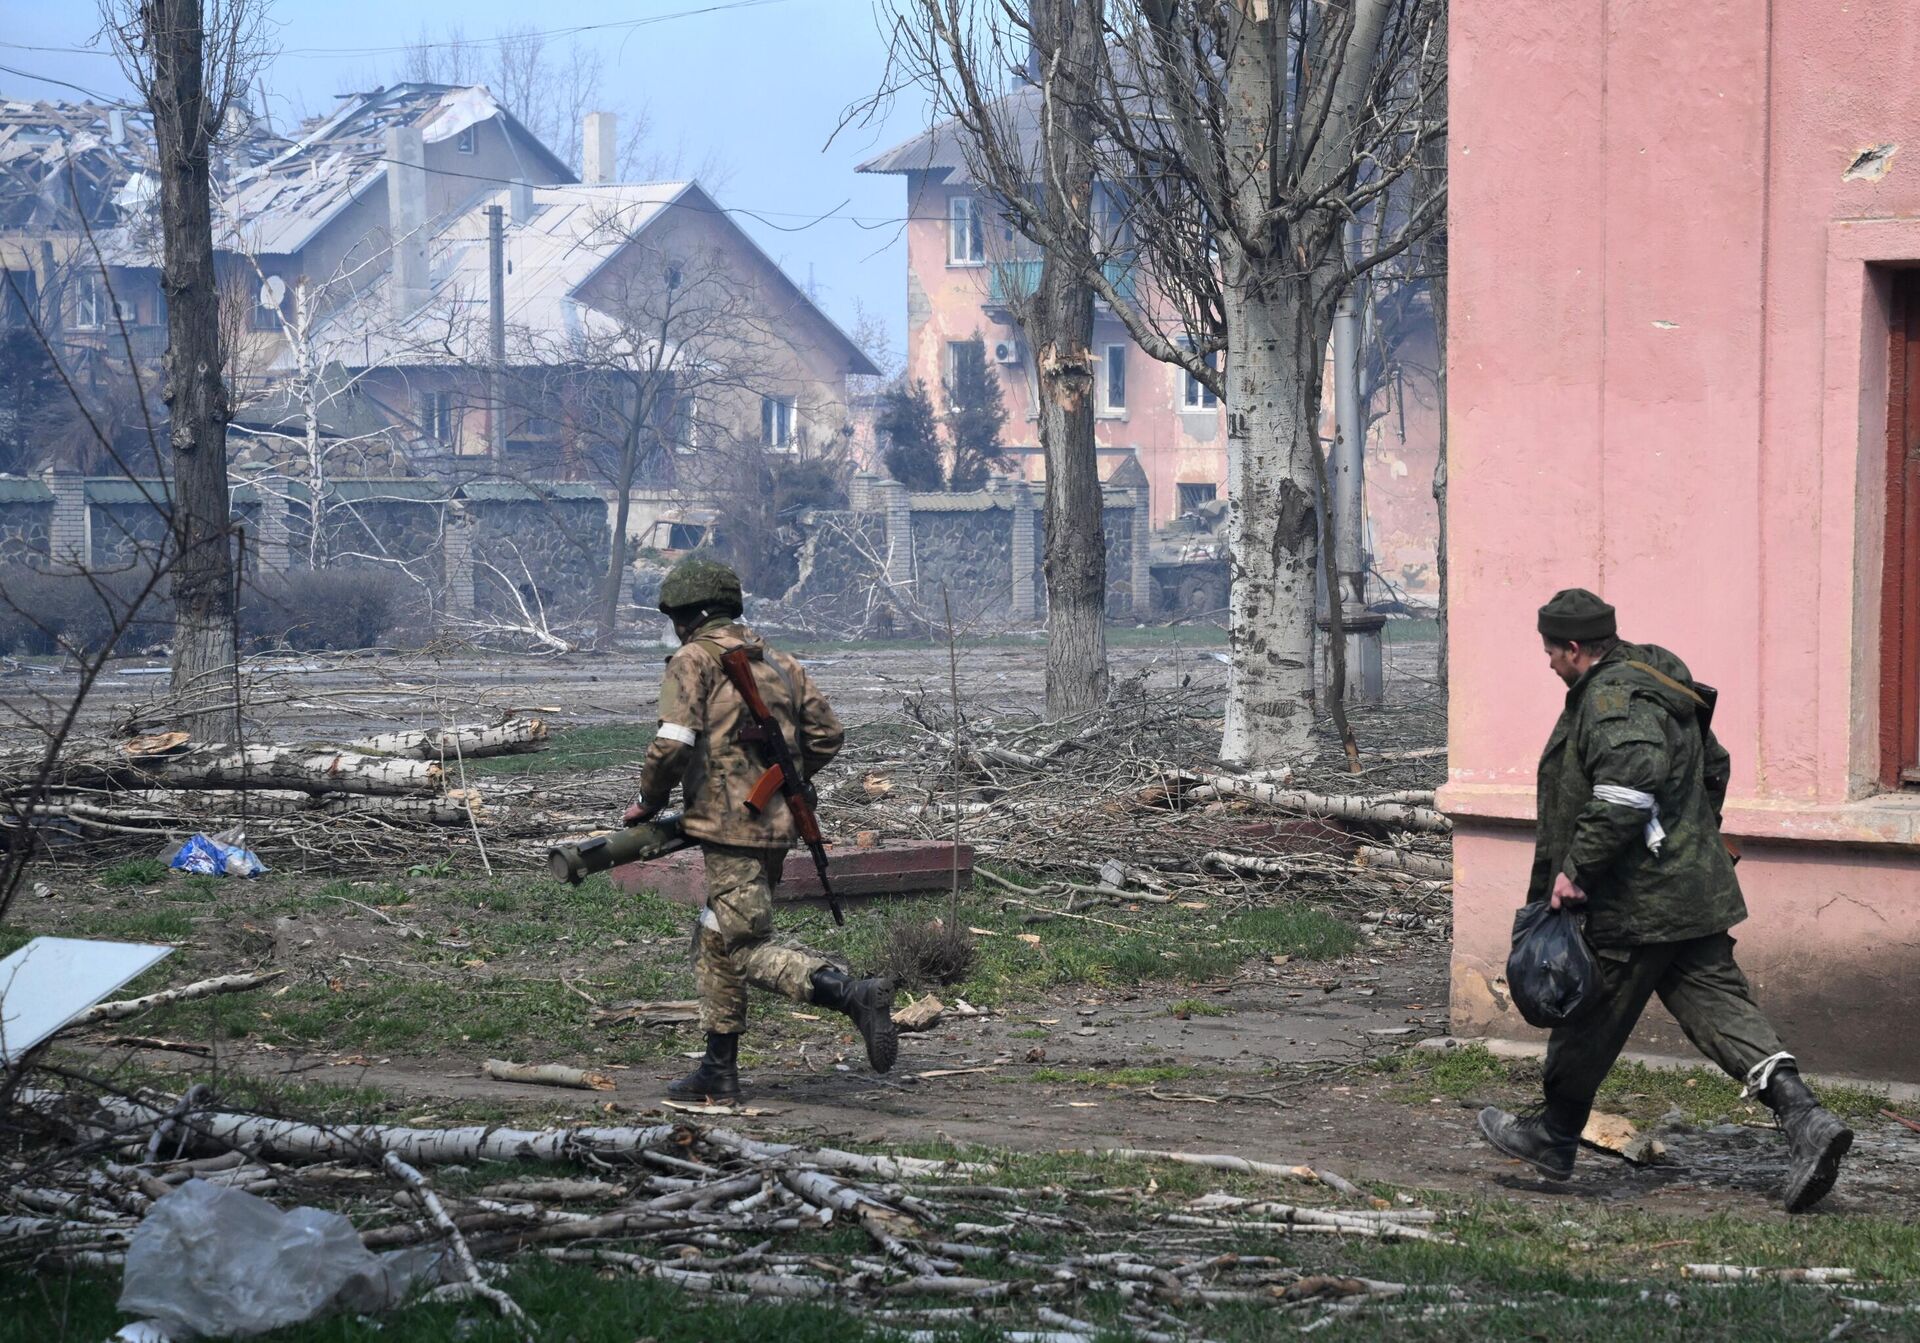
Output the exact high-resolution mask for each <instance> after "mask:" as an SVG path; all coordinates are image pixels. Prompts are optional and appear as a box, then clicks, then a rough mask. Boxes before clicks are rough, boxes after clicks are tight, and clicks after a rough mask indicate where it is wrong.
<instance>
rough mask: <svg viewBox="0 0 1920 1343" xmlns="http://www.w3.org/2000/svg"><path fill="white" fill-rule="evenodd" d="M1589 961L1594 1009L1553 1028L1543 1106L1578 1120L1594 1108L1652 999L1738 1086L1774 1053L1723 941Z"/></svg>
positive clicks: (1775, 1043) (1721, 937)
mask: <svg viewBox="0 0 1920 1343" xmlns="http://www.w3.org/2000/svg"><path fill="white" fill-rule="evenodd" d="M1594 960H1595V963H1596V964H1597V965H1598V966H1599V967H1600V974H1601V986H1602V996H1601V998H1600V1001H1599V1002H1598V1003H1596V1004H1595V1005H1594V1008H1593V1010H1592V1012H1591V1013H1589V1014H1588V1015H1586V1016H1583V1017H1581V1018H1580V1019H1579V1020H1578V1021H1576V1022H1574V1023H1573V1024H1572V1025H1568V1026H1558V1027H1555V1028H1554V1032H1553V1035H1552V1036H1551V1037H1550V1038H1549V1039H1548V1041H1547V1062H1546V1069H1545V1073H1546V1075H1545V1078H1544V1081H1545V1083H1546V1093H1547V1099H1548V1100H1549V1101H1551V1102H1554V1103H1555V1104H1556V1105H1559V1106H1564V1107H1566V1108H1567V1109H1569V1110H1578V1111H1579V1113H1581V1114H1583V1115H1584V1114H1585V1113H1586V1112H1587V1111H1588V1110H1589V1109H1591V1108H1592V1105H1593V1097H1594V1093H1595V1092H1597V1091H1599V1089H1600V1084H1601V1083H1602V1082H1603V1081H1605V1080H1606V1077H1607V1070H1608V1069H1610V1068H1612V1067H1613V1062H1614V1060H1615V1059H1617V1058H1618V1057H1619V1056H1620V1051H1621V1050H1622V1049H1624V1048H1625V1047H1626V1043H1627V1037H1628V1036H1629V1035H1630V1034H1632V1032H1633V1027H1634V1023H1635V1022H1637V1021H1639V1020H1640V1014H1641V1013H1642V1012H1644V1011H1646V1008H1647V1000H1648V999H1649V998H1651V997H1652V996H1653V995H1654V994H1656V993H1658V994H1659V995H1660V1002H1661V1004H1662V1005H1663V1006H1664V1007H1665V1008H1666V1009H1667V1011H1668V1012H1670V1013H1672V1014H1673V1019H1674V1020H1675V1021H1677V1022H1679V1023H1680V1029H1681V1030H1683V1031H1685V1032H1686V1033H1687V1039H1689V1040H1691V1041H1693V1047H1694V1048H1695V1049H1697V1050H1699V1051H1700V1052H1701V1053H1702V1054H1705V1055H1706V1056H1707V1057H1708V1058H1710V1059H1712V1060H1713V1061H1714V1062H1715V1063H1717V1064H1719V1065H1720V1067H1721V1068H1722V1069H1723V1070H1725V1071H1726V1072H1727V1073H1728V1074H1729V1075H1730V1076H1733V1077H1736V1078H1739V1079H1741V1080H1743V1081H1744V1080H1746V1078H1747V1074H1748V1070H1750V1069H1751V1068H1752V1067H1753V1066H1754V1065H1755V1064H1756V1063H1759V1062H1760V1061H1761V1060H1763V1059H1765V1058H1767V1057H1768V1056H1770V1055H1773V1054H1777V1053H1779V1052H1780V1037H1779V1036H1778V1035H1776V1034H1774V1030H1773V1026H1772V1025H1771V1024H1770V1023H1769V1022H1768V1021H1767V1019H1766V1017H1765V1016H1763V1015H1762V1014H1761V1012H1760V1008H1759V1006H1758V1005H1757V1004H1756V1003H1755V1002H1754V1001H1753V990H1752V989H1750V988H1749V987H1748V986H1747V977H1746V976H1745V975H1743V974H1741V973H1740V967H1739V966H1738V965H1736V964H1734V960H1733V938H1732V937H1730V936H1729V935H1728V934H1726V933H1713V934H1711V935H1709V936H1707V937H1695V938H1690V939H1688V940H1687V941H1684V942H1655V943H1649V944H1647V945H1645V946H1638V947H1621V948H1613V947H1606V948H1601V949H1599V950H1597V951H1596V952H1595V954H1594Z"/></svg>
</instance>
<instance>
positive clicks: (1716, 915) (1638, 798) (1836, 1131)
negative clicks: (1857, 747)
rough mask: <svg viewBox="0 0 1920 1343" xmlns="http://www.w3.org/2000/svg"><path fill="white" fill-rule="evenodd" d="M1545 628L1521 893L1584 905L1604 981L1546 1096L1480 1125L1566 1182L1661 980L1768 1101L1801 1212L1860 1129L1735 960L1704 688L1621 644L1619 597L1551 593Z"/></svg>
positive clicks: (1705, 1046)
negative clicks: (1532, 825)
mask: <svg viewBox="0 0 1920 1343" xmlns="http://www.w3.org/2000/svg"><path fill="white" fill-rule="evenodd" d="M1539 630H1540V635H1541V639H1542V641H1543V643H1544V646H1545V650H1546V654H1547V662H1548V664H1549V666H1551V668H1552V669H1553V671H1554V673H1555V674H1556V675H1558V676H1559V677H1560V679H1561V680H1562V681H1565V682H1566V684H1567V686H1568V690H1567V699H1566V707H1565V708H1564V709H1562V710H1561V713H1560V719H1559V721H1558V722H1557V723H1555V724H1554V728H1553V735H1552V736H1550V737H1549V738H1548V739H1547V749H1546V751H1545V752H1544V753H1543V754H1542V755H1541V757H1540V775H1539V785H1538V806H1539V821H1538V838H1537V840H1536V842H1535V847H1534V859H1533V877H1532V880H1531V882H1530V883H1529V885H1528V889H1527V900H1528V902H1529V903H1531V902H1534V901H1538V900H1547V901H1551V902H1552V904H1553V907H1554V908H1555V909H1559V908H1562V907H1573V908H1580V909H1584V910H1585V912H1586V934H1587V941H1588V943H1589V944H1590V945H1591V946H1592V948H1593V951H1594V956H1595V960H1596V962H1597V964H1598V965H1599V968H1600V973H1601V976H1602V992H1601V995H1600V997H1599V1001H1598V1002H1597V1003H1596V1004H1595V1006H1594V1007H1593V1008H1592V1009H1591V1011H1590V1012H1589V1013H1588V1014H1586V1015H1584V1016H1583V1017H1581V1018H1580V1019H1579V1020H1578V1021H1575V1022H1573V1023H1570V1024H1568V1025H1564V1026H1561V1027H1559V1028H1557V1029H1555V1031H1554V1032H1553V1035H1552V1037H1551V1038H1550V1040H1549V1041H1548V1044H1547V1061H1546V1070H1545V1078H1544V1082H1545V1089H1546V1099H1545V1103H1544V1104H1543V1105H1541V1106H1538V1107H1536V1108H1535V1109H1533V1110H1531V1111H1529V1112H1528V1113H1527V1114H1526V1115H1524V1116H1522V1117H1518V1118H1516V1117H1515V1116H1513V1115H1510V1114H1507V1113H1505V1112H1504V1111H1502V1110H1498V1109H1495V1108H1493V1107H1491V1106H1489V1107H1488V1108H1487V1109H1485V1110H1482V1111H1481V1112H1480V1131H1481V1132H1482V1133H1483V1134H1484V1135H1485V1137H1486V1138H1487V1140H1488V1141H1489V1142H1491V1143H1492V1144H1493V1145H1494V1146H1495V1147H1496V1148H1498V1149H1499V1150H1500V1151H1502V1152H1504V1153H1506V1154H1507V1155H1508V1156H1511V1157H1517V1158H1518V1159H1520V1160H1522V1161H1525V1162H1528V1163H1529V1164H1531V1165H1532V1166H1533V1167H1535V1168H1536V1169H1537V1170H1539V1171H1540V1172H1541V1173H1542V1174H1544V1175H1546V1176H1548V1177H1549V1178H1552V1179H1556V1180H1564V1179H1567V1178H1568V1177H1569V1176H1570V1175H1572V1173H1573V1155H1574V1151H1575V1148H1576V1147H1577V1146H1578V1143H1579V1138H1580V1131H1581V1129H1582V1128H1584V1127H1585V1126H1586V1122H1587V1114H1588V1112H1589V1111H1590V1110H1591V1109H1592V1106H1593V1098H1594V1094H1595V1093H1596V1092H1597V1091H1598V1090H1599V1089H1600V1083H1601V1082H1602V1081H1603V1080H1605V1078H1606V1075H1607V1070H1608V1069H1609V1068H1611V1067H1612V1066H1613V1062H1614V1060H1615V1059H1616V1058H1618V1057H1619V1054H1620V1051H1621V1049H1622V1048H1624V1047H1625V1045H1626V1042H1627V1036H1628V1035H1629V1034H1630V1033H1631V1032H1632V1030H1633V1027H1634V1023H1635V1022H1637V1021H1638V1020H1639V1018H1640V1014H1641V1012H1643V1011H1644V1010H1645V1009H1646V1005H1647V1000H1648V999H1649V998H1650V997H1652V996H1653V995H1654V994H1656V993H1657V994H1659V995H1660V1001H1661V1002H1662V1003H1663V1004H1665V1006H1666V1008H1667V1010H1668V1011H1669V1012H1671V1013H1672V1014H1673V1017H1674V1019H1675V1020H1676V1021H1678V1022H1679V1023H1680V1028H1681V1029H1682V1030H1684V1031H1685V1032H1686V1033H1687V1038H1688V1039H1689V1040H1691V1041H1693V1043H1694V1046H1695V1048H1697V1049H1699V1050H1700V1052H1701V1053H1703V1054H1705V1055H1706V1056H1707V1057H1708V1058H1710V1059H1712V1060H1713V1061H1714V1062H1715V1063H1716V1064H1718V1065H1719V1066H1720V1067H1722V1068H1724V1069H1725V1070H1726V1071H1727V1072H1728V1073H1729V1074H1731V1075H1732V1076H1733V1077H1735V1078H1736V1079H1739V1080H1741V1081H1743V1082H1744V1083H1745V1085H1746V1090H1745V1091H1744V1093H1743V1094H1745V1095H1748V1096H1758V1097H1759V1098H1760V1099H1761V1100H1762V1101H1764V1102H1765V1103H1766V1104H1767V1106H1768V1107H1769V1108H1770V1109H1771V1110H1772V1111H1773V1112H1774V1114H1775V1116H1776V1117H1777V1118H1778V1120H1779V1123H1780V1127H1781V1128H1782V1129H1783V1130H1784V1131H1785V1133H1786V1136H1787V1142H1788V1146H1789V1149H1790V1153H1791V1164H1790V1167H1789V1170H1788V1175H1787V1183H1786V1187H1785V1188H1784V1189H1783V1191H1782V1194H1781V1198H1782V1201H1783V1202H1784V1204H1785V1206H1786V1209H1787V1211H1788V1212H1799V1211H1801V1210H1802V1209H1805V1208H1809V1207H1811V1206H1813V1205H1814V1204H1815V1203H1817V1202H1819V1201H1820V1200H1821V1199H1822V1198H1824V1197H1826V1194H1827V1191H1828V1190H1830V1189H1831V1188H1833V1183H1834V1180H1835V1179H1836V1178H1837V1177H1838V1175H1839V1170H1840V1159H1841V1158H1842V1157H1843V1156H1845V1155H1846V1153H1847V1150H1848V1148H1849V1147H1850V1146H1851V1145H1852V1143H1853V1134H1852V1133H1851V1132H1849V1131H1848V1129H1847V1127H1846V1126H1845V1125H1844V1124H1842V1123H1841V1122H1840V1121H1839V1119H1837V1118H1836V1117H1834V1116H1833V1115H1832V1114H1830V1113H1828V1112H1827V1111H1826V1110H1825V1109H1823V1108H1821V1106H1820V1104H1819V1102H1818V1101H1817V1100H1816V1099H1815V1098H1814V1095H1813V1093H1812V1092H1811V1091H1810V1090H1808V1089H1807V1085H1806V1083H1805V1082H1804V1081H1802V1080H1801V1077H1800V1072H1799V1068H1798V1067H1797V1065H1796V1064H1795V1062H1794V1058H1793V1055H1791V1054H1789V1053H1787V1052H1786V1050H1785V1049H1783V1048H1781V1045H1780V1038H1779V1037H1778V1036H1777V1035H1775V1034H1774V1030H1773V1027H1772V1026H1771V1025H1769V1024H1768V1022H1767V1019H1766V1017H1764V1016H1763V1015H1761V1012H1760V1009H1759V1007H1758V1006H1756V1005H1755V1003H1754V1001H1753V992H1752V990H1751V989H1750V988H1748V986H1747V980H1746V976H1744V975H1742V974H1741V973H1740V967H1739V966H1738V965H1736V964H1735V963H1734V959H1733V938H1732V937H1730V936H1728V934H1727V930H1728V929H1729V928H1731V927H1733V925H1734V924H1736V923H1739V922H1740V921H1741V920H1742V919H1744V918H1746V916H1747V907H1746V903H1745V901H1743V900H1742V899H1741V896H1740V883H1739V881H1738V880H1737V879H1736V878H1735V877H1734V872H1733V858H1732V857H1731V856H1730V855H1729V853H1728V851H1727V848H1726V845H1725V844H1724V843H1723V842H1722V840H1721V837H1720V812H1721V808H1722V807H1723V806H1724V804H1725V802H1726V796H1727V780H1728V777H1729V775H1730V773H1731V767H1730V763H1729V759H1728V756H1727V752H1726V750H1725V748H1724V747H1722V746H1721V745H1720V743H1719V741H1718V740H1716V739H1715V737H1714V735H1713V731H1712V727H1711V720H1712V715H1713V699H1714V692H1713V691H1712V690H1711V689H1710V688H1709V687H1706V686H1702V685H1699V684H1697V683H1695V682H1694V680H1693V679H1692V677H1691V676H1690V675H1689V674H1688V672H1687V668H1686V665H1685V664H1684V663H1682V662H1681V661H1680V659H1679V658H1677V657H1675V656H1674V655H1673V654H1672V653H1669V652H1668V651H1667V650H1666V649H1664V648H1658V647H1655V646H1654V645H1651V644H1630V643H1623V642H1621V641H1620V639H1619V638H1618V634H1617V631H1616V628H1615V618H1614V610H1613V608H1612V607H1611V606H1609V605H1607V604H1606V603H1605V602H1603V601H1602V600H1601V599H1600V598H1599V597H1597V596H1595V595H1594V594H1593V593H1591V592H1587V591H1585V590H1584V589H1580V588H1570V589H1568V590H1566V591H1563V592H1560V593H1557V594H1555V596H1554V598H1553V600H1552V601H1550V602H1548V603H1547V604H1546V605H1545V606H1543V607H1541V608H1540V615H1539Z"/></svg>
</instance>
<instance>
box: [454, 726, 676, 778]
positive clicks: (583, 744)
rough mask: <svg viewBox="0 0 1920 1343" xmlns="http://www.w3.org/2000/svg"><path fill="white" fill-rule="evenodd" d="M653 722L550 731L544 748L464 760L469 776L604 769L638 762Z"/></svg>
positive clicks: (650, 733)
mask: <svg viewBox="0 0 1920 1343" xmlns="http://www.w3.org/2000/svg"><path fill="white" fill-rule="evenodd" d="M653 729H654V725H653V724H652V723H605V724H601V725H599V726H597V727H573V728H567V729H565V730H564V731H561V732H556V733H554V734H553V738H552V740H551V741H549V742H548V743H547V746H546V748H545V749H544V750H539V751H528V752H526V753H524V754H521V755H490V756H482V757H481V758H479V759H478V760H468V761H466V762H464V768H465V770H466V773H467V777H469V778H489V777H496V778H497V777H499V776H501V775H522V774H556V773H564V772H566V771H569V770H592V769H606V768H608V767H610V766H613V765H622V764H631V765H636V766H637V765H638V764H639V763H640V758H641V757H642V756H644V755H645V754H646V753H647V747H648V746H650V745H652V744H653ZM459 768H460V767H457V766H456V765H455V764H454V763H453V762H452V761H448V762H447V777H448V778H449V779H454V778H456V777H457V775H458V769H459Z"/></svg>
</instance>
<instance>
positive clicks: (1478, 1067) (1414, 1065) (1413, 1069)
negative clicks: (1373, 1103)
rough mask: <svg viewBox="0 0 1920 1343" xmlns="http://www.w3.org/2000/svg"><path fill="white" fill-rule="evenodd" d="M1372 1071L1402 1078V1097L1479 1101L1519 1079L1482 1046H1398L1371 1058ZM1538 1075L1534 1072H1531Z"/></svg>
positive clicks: (1505, 1062)
mask: <svg viewBox="0 0 1920 1343" xmlns="http://www.w3.org/2000/svg"><path fill="white" fill-rule="evenodd" d="M1372 1066H1373V1069H1374V1071H1376V1072H1382V1073H1386V1074H1387V1075H1388V1076H1390V1077H1394V1078H1398V1079H1403V1080H1404V1081H1405V1082H1406V1083H1407V1084H1408V1085H1407V1088H1406V1098H1408V1099H1416V1098H1417V1099H1418V1100H1421V1101H1425V1100H1427V1099H1429V1098H1430V1097H1433V1096H1445V1097H1446V1098H1447V1099H1449V1100H1480V1099H1482V1098H1483V1097H1487V1096H1490V1095H1492V1094H1493V1093H1494V1092H1496V1091H1498V1090H1500V1089H1502V1088H1505V1087H1508V1086H1511V1085H1514V1084H1515V1083H1516V1082H1518V1081H1519V1080H1520V1079H1519V1078H1517V1077H1516V1076H1515V1072H1514V1069H1513V1067H1512V1065H1511V1064H1509V1063H1508V1062H1507V1061H1506V1060H1505V1059H1498V1058H1495V1057H1494V1056H1493V1055H1492V1054H1491V1053H1489V1052H1488V1050H1487V1047H1486V1046H1485V1045H1462V1046H1461V1047H1459V1048H1458V1049H1443V1050H1432V1049H1402V1050H1399V1051H1397V1052H1395V1053H1392V1054H1383V1055H1381V1056H1380V1057H1379V1058H1376V1059H1375V1060H1373V1064H1372ZM1535 1077H1536V1078H1537V1077H1538V1073H1537V1072H1536V1073H1535Z"/></svg>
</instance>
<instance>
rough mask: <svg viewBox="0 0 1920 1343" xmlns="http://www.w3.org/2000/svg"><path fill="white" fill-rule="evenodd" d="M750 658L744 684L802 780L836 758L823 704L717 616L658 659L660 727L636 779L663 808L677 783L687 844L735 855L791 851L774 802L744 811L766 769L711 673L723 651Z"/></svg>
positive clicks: (745, 632) (730, 696)
mask: <svg viewBox="0 0 1920 1343" xmlns="http://www.w3.org/2000/svg"><path fill="white" fill-rule="evenodd" d="M739 647H745V648H746V649H747V650H748V651H749V653H750V655H752V656H753V658H754V661H753V663H752V666H753V679H754V681H755V682H756V683H757V684H758V685H759V687H760V695H761V698H763V699H765V700H766V702H767V708H768V710H769V711H771V712H772V714H773V716H774V717H775V718H776V719H777V720H779V723H780V726H781V730H782V731H783V732H784V733H785V734H786V738H787V746H788V748H789V749H790V750H791V751H792V752H793V758H794V759H795V760H796V761H798V762H799V764H800V768H801V770H802V771H804V772H805V773H806V775H807V777H808V778H812V777H813V775H814V774H816V773H817V772H819V770H821V769H822V768H823V767H825V765H826V764H827V762H828V761H830V760H832V759H833V757H834V756H835V755H837V754H838V753H839V750H840V744H841V741H842V740H843V739H844V736H845V734H844V732H843V731H842V730H841V727H840V720H839V719H838V718H837V717H835V716H834V712H833V709H832V706H830V705H829V704H828V703H827V701H826V698H825V697H824V696H822V695H821V693H820V690H819V688H818V687H817V686H815V685H814V683H813V678H812V677H810V676H808V675H807V670H806V668H805V667H802V666H801V665H800V664H799V663H798V662H796V661H794V659H792V658H790V657H788V656H787V655H786V654H785V653H782V652H779V651H778V650H776V649H773V648H769V647H768V646H767V645H766V644H765V643H764V642H763V641H762V640H761V639H760V637H759V636H758V635H756V634H755V633H754V632H753V631H752V630H750V629H748V628H747V627H746V626H745V625H742V624H739V623H737V622H735V621H732V620H729V619H727V618H726V617H718V618H715V619H713V620H710V621H708V622H707V623H706V624H705V625H703V626H701V627H700V629H699V631H698V632H697V633H696V634H695V635H694V637H693V638H692V639H691V640H689V641H688V642H687V643H685V644H683V645H682V646H681V647H680V649H679V651H677V652H676V653H674V655H673V656H672V657H670V658H669V659H667V671H666V675H665V676H664V677H663V678H662V679H661V682H660V729H659V734H658V735H657V736H655V737H654V739H653V744H652V745H651V746H649V747H648V748H647V757H646V763H645V765H644V766H643V767H642V769H641V772H640V797H641V800H642V801H644V802H645V803H647V805H649V806H652V807H660V806H664V805H665V804H666V802H667V800H668V798H669V797H670V796H671V795H672V793H673V787H674V785H675V784H682V785H683V789H682V791H683V793H684V794H685V800H686V821H685V825H686V831H687V833H688V834H689V835H691V836H692V837H693V838H695V839H699V840H705V841H707V842H708V843H712V844H731V845H736V846H738V847H740V848H759V849H766V848H774V849H777V848H785V847H787V846H788V845H790V844H792V843H793V840H794V834H795V831H794V825H793V817H792V816H791V815H790V814H789V813H788V811H787V804H786V803H785V802H784V801H782V800H781V799H780V798H778V797H775V799H774V800H773V802H772V803H771V804H769V806H768V807H767V809H766V810H765V811H763V812H762V813H761V814H760V815H759V816H754V815H752V814H751V813H750V812H748V810H747V806H746V801H747V794H748V793H750V792H752V791H753V786H754V784H755V783H757V782H759V779H760V776H761V775H762V774H763V773H765V772H766V768H767V766H768V765H769V764H771V763H772V762H771V761H770V760H766V759H763V758H762V757H761V755H760V751H759V748H758V747H756V746H753V745H750V744H747V743H743V742H741V741H740V740H739V739H738V735H737V734H738V731H739V728H740V726H741V724H742V723H744V722H747V721H749V719H748V715H747V711H746V706H745V704H744V703H743V702H742V701H741V699H740V695H739V692H737V691H736V690H734V688H733V684H732V682H730V681H728V680H727V673H726V671H725V669H724V668H722V667H721V665H720V658H721V655H722V654H724V653H726V652H727V651H728V650H729V649H732V648H739Z"/></svg>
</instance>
